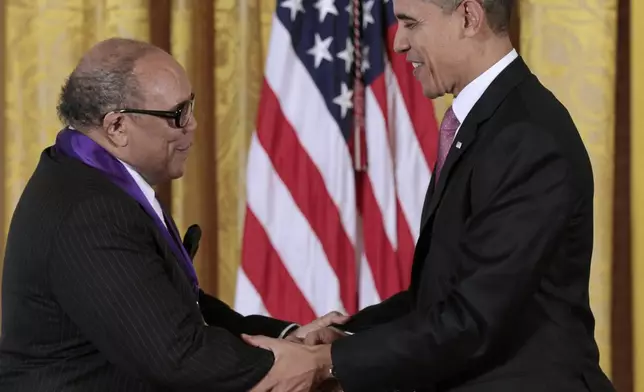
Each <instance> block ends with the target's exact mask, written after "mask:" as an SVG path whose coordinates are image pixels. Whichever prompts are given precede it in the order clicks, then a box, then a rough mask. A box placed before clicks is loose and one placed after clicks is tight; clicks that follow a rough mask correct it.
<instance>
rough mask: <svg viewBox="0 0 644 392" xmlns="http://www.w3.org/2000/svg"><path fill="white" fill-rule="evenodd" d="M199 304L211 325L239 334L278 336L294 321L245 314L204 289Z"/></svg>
mask: <svg viewBox="0 0 644 392" xmlns="http://www.w3.org/2000/svg"><path fill="white" fill-rule="evenodd" d="M199 306H200V307H201V313H202V314H203V317H204V320H205V321H206V322H207V323H208V324H209V325H216V326H219V327H222V328H225V329H227V330H228V331H230V332H231V333H233V334H235V335H237V336H239V335H241V334H243V333H245V334H248V335H264V336H270V337H272V338H277V337H279V336H280V334H281V333H282V332H283V331H284V329H285V328H286V327H288V326H289V325H291V324H292V323H290V322H288V321H282V320H278V319H274V318H270V317H264V316H260V315H250V316H243V315H241V314H239V313H237V312H236V311H235V310H234V309H231V308H230V306H228V305H227V304H226V303H224V302H223V301H221V300H220V299H218V298H215V297H213V296H211V295H209V294H206V293H205V292H203V291H200V292H199Z"/></svg>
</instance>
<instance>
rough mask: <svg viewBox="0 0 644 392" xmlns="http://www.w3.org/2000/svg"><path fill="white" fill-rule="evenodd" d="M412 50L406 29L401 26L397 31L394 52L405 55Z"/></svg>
mask: <svg viewBox="0 0 644 392" xmlns="http://www.w3.org/2000/svg"><path fill="white" fill-rule="evenodd" d="M410 48H411V45H409V39H408V38H407V34H406V32H405V28H404V27H403V26H400V24H399V25H398V29H397V30H396V36H395V37H394V51H395V52H396V53H405V52H407V51H408V50H409V49H410Z"/></svg>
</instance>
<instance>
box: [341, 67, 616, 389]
mask: <svg viewBox="0 0 644 392" xmlns="http://www.w3.org/2000/svg"><path fill="white" fill-rule="evenodd" d="M420 218H421V219H420V224H421V231H420V237H419V239H418V243H417V246H416V250H415V254H414V264H413V268H412V277H411V281H412V283H411V286H410V288H409V289H408V290H407V291H405V292H402V293H399V294H397V295H395V296H393V297H392V298H389V299H388V300H386V301H384V302H383V303H381V304H378V305H375V306H372V307H370V308H367V309H365V310H364V311H362V312H359V313H358V314H356V315H355V316H354V317H353V318H352V319H351V320H350V321H349V322H348V323H347V324H346V329H347V330H352V331H354V332H356V334H355V335H353V336H350V337H347V338H343V339H341V340H339V341H337V342H335V343H334V344H333V346H332V356H333V364H334V367H335V372H336V374H337V376H338V378H339V380H340V383H341V384H342V386H343V387H344V391H346V392H354V391H387V390H389V391H391V390H397V389H398V390H416V391H421V390H428V391H431V390H437V391H477V392H483V391H497V392H498V391H521V392H532V391H535V392H536V391H543V392H554V391H573V392H574V391H602V392H603V391H612V386H611V384H610V382H609V381H608V379H607V378H606V377H605V375H604V374H603V373H602V371H601V370H600V368H599V365H598V349H597V345H596V343H595V339H594V336H593V334H594V319H593V315H592V312H591V309H590V307H589V295H588V284H589V274H590V260H591V253H592V247H593V174H592V170H591V164H590V160H589V158H588V155H587V152H586V150H585V148H584V145H583V143H582V140H581V138H580V136H579V133H578V132H577V129H576V127H575V125H574V124H573V121H572V120H571V118H570V116H569V114H568V112H567V111H566V109H565V108H564V107H563V106H562V105H561V104H560V103H559V101H558V100H557V99H556V98H555V97H554V96H553V95H552V94H551V93H550V92H549V91H548V90H547V89H546V88H545V87H544V86H542V85H541V84H540V83H539V81H538V80H537V78H536V77H535V76H534V75H533V74H532V73H531V72H530V71H529V69H528V68H527V66H526V65H525V63H524V62H523V60H522V59H521V58H518V59H516V60H515V61H514V62H513V63H512V64H510V65H509V66H508V67H507V68H506V69H505V70H504V71H503V72H502V73H501V74H500V75H499V76H498V77H497V78H496V79H495V81H494V82H493V83H492V84H491V85H490V87H489V88H488V89H487V90H486V91H485V93H484V94H483V96H482V97H481V99H480V100H479V101H478V102H477V103H476V105H475V106H474V107H473V109H472V111H471V112H470V114H469V115H468V116H467V118H466V119H465V121H464V123H463V124H462V126H461V128H460V130H459V131H458V134H457V136H456V138H455V141H454V143H453V145H452V148H451V151H450V152H449V154H448V157H447V159H446V162H445V165H444V167H443V170H442V172H441V176H440V180H439V181H438V183H434V182H433V181H432V182H431V183H430V185H429V189H428V191H427V196H426V199H425V205H424V208H423V213H422V217H420Z"/></svg>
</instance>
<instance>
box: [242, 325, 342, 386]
mask: <svg viewBox="0 0 644 392" xmlns="http://www.w3.org/2000/svg"><path fill="white" fill-rule="evenodd" d="M347 320H348V316H343V315H342V314H340V313H338V312H331V313H328V314H327V315H325V316H323V317H320V318H318V319H317V320H315V321H313V322H312V323H310V324H307V325H305V326H302V327H299V328H297V329H296V330H295V331H293V332H291V333H290V334H289V335H288V336H286V337H285V338H284V339H273V338H269V337H266V336H248V335H242V338H243V339H244V341H245V342H246V343H248V344H250V345H253V346H255V347H259V348H263V349H265V350H269V351H271V352H273V356H274V357H275V362H274V363H273V367H272V368H271V370H270V371H269V372H268V374H267V375H266V376H265V377H264V379H262V380H261V381H260V382H259V383H258V384H257V385H255V387H253V388H252V389H251V391H252V392H264V391H272V392H278V391H279V392H308V391H316V392H337V391H342V389H341V388H340V385H339V383H338V381H337V380H335V378H334V377H333V374H332V363H331V343H332V342H333V341H335V340H337V339H339V338H341V337H343V336H347V334H346V333H345V332H343V331H340V330H339V329H337V328H334V327H333V326H332V324H344V323H345V322H346V321H347Z"/></svg>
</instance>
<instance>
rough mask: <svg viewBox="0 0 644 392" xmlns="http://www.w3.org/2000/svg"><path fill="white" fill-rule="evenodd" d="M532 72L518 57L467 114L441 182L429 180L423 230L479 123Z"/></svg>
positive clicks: (474, 135) (422, 224)
mask: <svg viewBox="0 0 644 392" xmlns="http://www.w3.org/2000/svg"><path fill="white" fill-rule="evenodd" d="M530 75H532V73H531V72H530V70H529V69H528V67H527V65H526V64H525V63H524V62H523V59H522V58H521V57H518V58H517V59H515V60H514V61H513V62H512V63H511V64H510V65H509V66H508V67H507V68H506V69H505V70H503V71H502V72H501V73H500V74H499V76H497V78H496V79H495V80H494V81H493V82H492V84H490V86H489V87H488V88H487V90H485V93H483V95H482V96H481V98H480V99H479V100H478V101H477V103H476V104H475V105H474V107H473V108H472V110H471V111H470V113H469V114H468V115H467V117H466V118H465V121H464V122H463V124H462V125H461V128H460V129H459V130H458V132H457V134H456V137H455V138H454V142H453V143H452V147H451V148H450V151H449V153H448V154H447V158H446V159H445V163H444V164H443V169H442V171H441V175H440V178H439V180H438V183H436V181H435V179H434V176H432V180H431V181H430V184H429V187H428V190H427V192H428V193H427V195H426V197H425V204H424V205H423V212H422V214H421V216H422V218H421V225H420V233H422V232H423V230H424V229H425V226H427V224H428V222H430V221H431V217H432V216H433V215H434V213H435V212H436V208H437V207H438V205H439V203H440V201H441V199H442V197H443V193H444V192H445V188H446V187H447V184H448V182H449V179H450V176H451V174H452V172H453V170H454V168H455V167H456V165H457V164H458V162H459V161H460V159H461V157H462V156H463V155H464V154H465V151H466V150H467V149H468V148H469V147H470V146H471V145H472V144H473V143H474V141H475V139H476V136H477V133H478V129H479V127H480V125H481V124H482V123H483V122H485V121H487V120H488V119H489V118H490V117H491V116H492V115H493V114H494V112H495V111H496V109H497V108H498V107H499V105H500V104H501V103H502V102H503V101H504V99H505V97H506V96H507V95H508V94H509V93H510V91H512V90H513V89H514V88H515V87H516V86H517V85H518V84H519V83H521V82H522V81H524V80H525V79H526V78H527V77H528V76H530Z"/></svg>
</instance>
